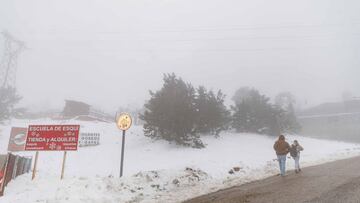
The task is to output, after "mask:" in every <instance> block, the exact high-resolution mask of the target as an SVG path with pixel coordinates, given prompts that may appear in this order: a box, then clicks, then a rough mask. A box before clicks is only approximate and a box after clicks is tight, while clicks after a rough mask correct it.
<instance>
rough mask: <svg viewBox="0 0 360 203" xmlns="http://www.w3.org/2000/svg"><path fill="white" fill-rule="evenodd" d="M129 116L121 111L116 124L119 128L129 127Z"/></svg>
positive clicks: (130, 122)
mask: <svg viewBox="0 0 360 203" xmlns="http://www.w3.org/2000/svg"><path fill="white" fill-rule="evenodd" d="M131 124H132V120H131V116H130V115H129V114H127V113H122V114H120V115H119V116H118V118H117V121H116V125H117V127H118V128H119V129H120V130H128V129H129V128H130V127H131Z"/></svg>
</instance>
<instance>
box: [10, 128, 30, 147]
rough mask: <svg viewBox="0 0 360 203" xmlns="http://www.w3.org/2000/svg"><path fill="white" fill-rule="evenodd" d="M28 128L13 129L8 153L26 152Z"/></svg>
mask: <svg viewBox="0 0 360 203" xmlns="http://www.w3.org/2000/svg"><path fill="white" fill-rule="evenodd" d="M26 133H27V128H18V127H13V128H11V133H10V139H9V145H8V151H9V152H19V151H24V149H25V143H26Z"/></svg>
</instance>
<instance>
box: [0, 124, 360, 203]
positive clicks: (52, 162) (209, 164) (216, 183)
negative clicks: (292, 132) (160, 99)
mask: <svg viewBox="0 0 360 203" xmlns="http://www.w3.org/2000/svg"><path fill="white" fill-rule="evenodd" d="M53 123H55V121H52V120H46V121H44V120H42V121H25V120H14V121H13V122H12V123H11V124H8V125H5V126H0V130H1V133H0V153H5V152H6V148H7V143H8V137H9V134H10V128H11V126H17V127H26V126H27V125H29V124H53ZM67 123H68V124H80V125H81V131H82V132H95V133H100V134H101V138H100V145H99V146H94V147H85V148H79V151H77V152H69V153H68V159H67V163H66V170H65V179H64V180H63V181H60V180H59V178H60V170H61V161H62V153H61V152H40V156H39V165H38V176H37V178H36V180H35V181H30V175H29V174H28V175H24V176H21V177H19V178H17V179H16V180H14V181H12V182H11V183H10V184H9V185H8V187H7V188H6V191H5V192H6V193H5V196H4V197H2V198H0V203H8V202H11V203H25V202H26V203H29V202H50V203H51V202H56V203H58V202H179V201H182V200H185V199H188V198H191V197H194V196H197V195H200V194H205V193H208V192H211V191H215V190H218V189H221V188H224V187H229V186H232V185H236V184H240V183H245V182H249V181H252V180H256V179H260V178H264V177H267V176H270V175H274V174H276V173H277V162H276V161H274V159H275V158H276V157H275V155H274V152H273V149H272V146H273V143H274V141H275V140H276V138H274V137H267V136H261V135H254V134H236V133H223V134H222V135H221V136H220V137H219V138H214V137H211V136H209V137H204V138H203V141H204V143H206V144H207V147H206V148H205V149H191V148H184V147H179V146H175V145H172V144H169V143H167V142H165V141H153V140H150V139H148V138H146V137H144V136H143V133H142V128H141V127H133V128H131V129H130V130H129V132H128V133H127V137H126V150H125V166H124V177H123V178H121V179H119V178H118V176H119V168H120V149H121V148H120V147H121V134H120V132H119V131H118V130H117V128H116V126H115V125H114V124H106V123H100V122H99V123H90V122H80V123H79V122H78V121H71V122H67ZM56 124H58V123H56ZM287 139H288V141H289V142H291V141H292V140H294V139H297V140H299V142H300V144H302V145H303V146H304V148H305V150H304V152H303V153H302V160H301V161H302V165H303V166H310V165H315V164H320V163H324V162H328V161H333V160H337V159H342V158H347V157H351V156H356V155H359V154H360V145H358V144H351V143H342V142H335V141H326V140H317V139H312V138H306V137H300V136H288V137H287ZM21 154H23V155H27V156H29V155H34V152H22V153H21ZM234 167H238V169H240V170H239V171H238V172H236V171H235V172H234V173H233V174H229V171H230V170H231V169H233V168H234ZM288 167H289V169H293V161H292V160H289V161H288Z"/></svg>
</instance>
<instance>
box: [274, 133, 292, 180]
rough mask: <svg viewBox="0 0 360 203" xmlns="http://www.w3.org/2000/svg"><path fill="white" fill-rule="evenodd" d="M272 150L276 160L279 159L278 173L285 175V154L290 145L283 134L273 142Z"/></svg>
mask: <svg viewBox="0 0 360 203" xmlns="http://www.w3.org/2000/svg"><path fill="white" fill-rule="evenodd" d="M274 150H275V152H276V155H277V158H278V161H279V167H280V175H281V176H285V172H286V169H285V167H286V155H287V154H288V153H289V151H290V145H289V143H287V142H286V141H285V136H284V135H280V136H279V139H278V140H277V141H276V142H275V144H274Z"/></svg>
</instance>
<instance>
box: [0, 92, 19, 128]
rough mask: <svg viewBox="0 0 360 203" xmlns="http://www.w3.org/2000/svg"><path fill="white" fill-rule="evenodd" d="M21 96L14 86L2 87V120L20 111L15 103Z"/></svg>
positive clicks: (0, 94)
mask: <svg viewBox="0 0 360 203" xmlns="http://www.w3.org/2000/svg"><path fill="white" fill-rule="evenodd" d="M20 99H21V97H20V96H19V95H18V94H17V93H16V89H15V88H13V87H1V88H0V122H2V121H4V120H7V119H10V118H11V117H12V116H14V115H15V114H17V113H18V112H19V111H18V109H16V108H15V105H16V104H17V103H18V102H19V101H20Z"/></svg>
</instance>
